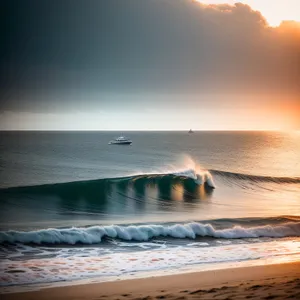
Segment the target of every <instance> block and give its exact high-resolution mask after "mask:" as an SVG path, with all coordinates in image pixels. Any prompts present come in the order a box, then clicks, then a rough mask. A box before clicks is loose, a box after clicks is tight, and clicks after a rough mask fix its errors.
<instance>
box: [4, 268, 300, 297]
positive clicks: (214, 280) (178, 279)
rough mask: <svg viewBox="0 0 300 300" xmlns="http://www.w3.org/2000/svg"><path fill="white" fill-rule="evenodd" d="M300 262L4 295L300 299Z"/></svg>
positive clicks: (6, 295)
mask: <svg viewBox="0 0 300 300" xmlns="http://www.w3.org/2000/svg"><path fill="white" fill-rule="evenodd" d="M299 298H300V262H296V263H285V264H275V265H267V266H252V267H241V268H230V269H222V270H214V271H203V272H194V273H187V274H178V275H171V276H160V277H151V278H143V279H132V280H120V281H115V282H106V283H93V284H83V285H74V286H65V287H54V288H46V289H41V290H38V291H31V292H22V293H10V294H2V295H1V299H2V300H6V299H7V300H9V299H11V300H12V299H22V300H27V299H28V300H29V299H33V300H34V299H39V300H40V299H49V300H50V299H51V300H52V299H65V300H66V299H78V300H79V299H86V300H92V299H99V300H100V299H115V300H117V299H119V300H121V299H135V300H138V299H139V300H142V299H143V300H151V299H178V300H179V299H182V300H183V299H227V300H229V299H299Z"/></svg>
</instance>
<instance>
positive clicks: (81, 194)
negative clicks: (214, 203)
mask: <svg viewBox="0 0 300 300" xmlns="http://www.w3.org/2000/svg"><path fill="white" fill-rule="evenodd" d="M0 193H1V198H2V199H3V201H1V203H0V210H1V213H0V217H1V222H3V223H5V222H6V221H7V222H9V223H14V222H21V221H24V222H30V221H33V220H34V222H39V221H44V222H45V221H52V220H60V219H65V218H67V219H68V220H72V219H73V220H74V219H75V220H78V219H94V218H95V216H96V217H98V220H99V222H100V223H101V220H103V219H106V220H108V219H110V217H111V216H123V217H125V218H126V216H132V215H138V216H144V215H150V214H152V215H154V214H159V213H161V212H178V213H182V212H184V211H187V210H189V211H193V210H197V209H199V208H200V206H199V205H197V204H200V203H201V202H202V201H205V200H207V199H210V197H211V195H212V193H213V189H212V188H210V187H208V186H206V185H198V184H197V183H196V182H195V181H194V180H193V179H191V178H185V177H181V176H161V177H157V176H153V177H151V176H149V177H141V178H136V179H134V180H125V179H124V180H106V179H105V180H97V181H89V182H77V183H68V184H55V185H46V186H36V187H26V188H17V189H12V190H4V191H1V192H0ZM179 203H183V205H179ZM16 209H17V210H16Z"/></svg>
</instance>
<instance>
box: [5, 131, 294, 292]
mask: <svg viewBox="0 0 300 300" xmlns="http://www.w3.org/2000/svg"><path fill="white" fill-rule="evenodd" d="M127 135H128V136H129V137H130V138H131V139H132V140H133V141H134V142H133V144H132V146H130V147H111V146H109V145H108V144H107V143H106V141H107V140H110V139H111V133H108V132H93V133H79V132H73V133H68V132H64V133H63V132H62V133H54V132H53V133H50V132H48V133H46V132H44V133H43V132H33V133H13V132H11V133H1V139H0V154H1V155H0V158H1V161H0V162H1V163H0V259H1V264H0V275H1V276H0V285H1V286H2V288H4V289H5V290H6V291H10V290H11V288H16V287H17V288H23V287H25V286H28V285H32V286H36V284H49V283H51V284H56V283H59V282H61V281H63V282H65V283H67V282H70V283H71V282H74V281H77V280H93V281H95V280H98V281H107V280H115V279H116V278H127V276H129V278H132V276H133V277H145V276H153V274H156V275H157V274H158V273H159V272H161V273H160V274H173V273H174V272H175V273H176V272H185V271H190V270H192V269H194V268H200V269H214V268H221V267H222V266H225V265H227V264H237V263H239V262H244V263H249V264H260V263H273V262H281V261H295V260H299V259H300V251H299V249H300V166H299V161H300V140H299V136H298V135H293V134H287V133H274V132H273V133H267V132H266V133H263V132H260V133H255V132H252V133H243V132H241V133H229V132H228V133H226V132H202V133H197V132H196V133H194V134H193V135H192V136H191V135H188V134H186V133H184V132H173V133H170V132H169V133H164V132H149V133H139V132H131V133H128V134H127ZM187 253H188V255H187Z"/></svg>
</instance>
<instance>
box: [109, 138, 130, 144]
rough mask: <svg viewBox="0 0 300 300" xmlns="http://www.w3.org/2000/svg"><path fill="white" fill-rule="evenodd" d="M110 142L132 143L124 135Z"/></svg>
mask: <svg viewBox="0 0 300 300" xmlns="http://www.w3.org/2000/svg"><path fill="white" fill-rule="evenodd" d="M108 144H109V145H131V144H132V141H131V140H129V139H127V138H126V137H124V136H119V137H118V138H116V139H114V140H112V141H110V142H109V143H108Z"/></svg>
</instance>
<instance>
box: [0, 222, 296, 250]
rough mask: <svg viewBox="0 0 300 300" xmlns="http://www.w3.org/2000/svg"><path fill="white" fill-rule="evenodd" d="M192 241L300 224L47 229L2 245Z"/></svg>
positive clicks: (276, 232)
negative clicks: (106, 240) (164, 239)
mask: <svg viewBox="0 0 300 300" xmlns="http://www.w3.org/2000/svg"><path fill="white" fill-rule="evenodd" d="M160 236H161V237H172V238H182V239H183V238H189V239H195V238H196V237H197V236H199V237H213V238H224V239H238V238H258V237H277V238H279V237H292V236H293V237H295V236H300V222H289V223H285V224H281V225H265V226H257V227H250V228H247V227H242V226H234V227H232V228H227V229H215V228H214V227H213V226H212V225H211V224H202V223H197V222H193V223H187V224H175V225H136V226H118V225H111V226H93V227H88V228H76V227H73V228H67V229H45V230H38V231H30V232H20V231H7V232H0V243H23V244H29V243H34V244H43V243H47V244H71V245H74V244H77V243H82V244H98V243H101V241H102V240H103V238H105V237H110V238H118V239H122V240H126V241H148V240H150V239H152V238H154V237H160Z"/></svg>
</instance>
